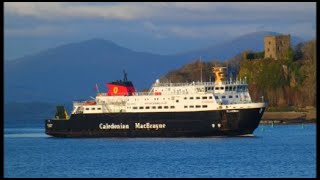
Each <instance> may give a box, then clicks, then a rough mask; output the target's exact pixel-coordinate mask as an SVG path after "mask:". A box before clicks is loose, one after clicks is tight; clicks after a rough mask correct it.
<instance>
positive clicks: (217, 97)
mask: <svg viewBox="0 0 320 180" xmlns="http://www.w3.org/2000/svg"><path fill="white" fill-rule="evenodd" d="M228 97H229V98H233V96H231V95H230V96H228ZM214 98H215V99H219V96H215V97H214ZM221 98H222V99H225V98H226V96H221ZM236 98H239V96H238V95H236Z"/></svg>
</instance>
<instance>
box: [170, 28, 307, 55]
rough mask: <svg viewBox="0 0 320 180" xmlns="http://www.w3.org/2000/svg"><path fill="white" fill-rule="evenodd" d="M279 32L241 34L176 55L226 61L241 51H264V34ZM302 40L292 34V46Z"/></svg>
mask: <svg viewBox="0 0 320 180" xmlns="http://www.w3.org/2000/svg"><path fill="white" fill-rule="evenodd" d="M279 34H280V33H277V32H270V31H259V32H254V33H250V34H246V35H243V36H240V37H238V38H235V39H233V40H231V41H228V42H225V43H221V44H217V45H214V46H210V47H207V48H203V49H199V50H193V51H189V52H185V53H180V54H176V56H178V57H184V58H186V59H187V58H189V59H190V58H191V59H195V58H199V57H200V56H201V58H202V59H205V60H212V59H213V58H214V59H217V60H222V61H225V60H227V59H229V58H231V57H233V56H235V55H236V54H239V53H241V52H242V51H244V50H252V51H263V48H264V36H266V35H279ZM301 42H303V39H301V38H299V37H296V36H291V45H292V46H294V45H297V44H298V43H301Z"/></svg>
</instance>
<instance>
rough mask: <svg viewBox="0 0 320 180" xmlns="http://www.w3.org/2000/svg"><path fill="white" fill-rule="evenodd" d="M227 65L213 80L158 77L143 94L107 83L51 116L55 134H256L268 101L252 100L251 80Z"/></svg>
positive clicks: (48, 126) (49, 130)
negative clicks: (236, 76) (231, 73)
mask: <svg viewBox="0 0 320 180" xmlns="http://www.w3.org/2000/svg"><path fill="white" fill-rule="evenodd" d="M226 70H227V69H226V67H212V73H213V74H214V76H215V80H214V81H212V82H201V81H198V82H189V83H168V82H160V81H159V80H156V81H155V82H154V83H153V84H152V86H151V88H150V89H149V91H147V92H137V91H136V89H135V87H134V85H133V83H132V82H131V81H129V80H128V78H127V74H126V73H124V78H123V80H118V81H114V82H109V83H106V86H107V89H108V90H107V92H106V93H97V94H96V97H95V98H92V99H93V100H88V101H74V102H73V110H72V112H71V113H70V115H68V113H67V111H66V109H65V108H64V107H63V106H57V111H56V114H55V116H54V118H51V119H46V120H45V133H46V134H47V135H50V136H54V137H206V136H246V135H252V134H253V132H254V130H255V129H256V128H257V127H258V125H259V123H260V120H261V117H262V115H263V113H264V111H265V108H266V107H267V105H268V103H267V102H264V101H263V99H262V100H261V102H253V101H252V100H251V97H250V94H249V91H248V84H247V82H246V79H243V80H232V79H229V80H227V79H226Z"/></svg>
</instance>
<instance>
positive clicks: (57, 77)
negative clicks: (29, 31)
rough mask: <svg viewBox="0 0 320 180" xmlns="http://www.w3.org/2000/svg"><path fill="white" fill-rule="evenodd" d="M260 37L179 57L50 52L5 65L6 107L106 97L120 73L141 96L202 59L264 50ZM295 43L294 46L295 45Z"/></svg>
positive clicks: (101, 45) (105, 45) (110, 47)
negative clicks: (174, 71) (162, 79)
mask: <svg viewBox="0 0 320 180" xmlns="http://www.w3.org/2000/svg"><path fill="white" fill-rule="evenodd" d="M266 33H270V32H260V33H253V34H248V35H246V36H242V37H239V38H237V39H235V40H233V41H230V42H226V43H224V44H220V45H216V46H213V47H208V48H205V49H202V50H197V51H193V52H187V53H182V54H176V55H157V54H152V53H145V52H136V51H133V50H130V49H128V48H124V47H121V46H119V45H117V44H115V43H114V42H112V41H107V40H103V39H92V40H87V41H82V42H79V43H71V44H67V45H63V46H59V47H56V48H51V49H48V50H46V51H42V52H40V53H37V54H34V55H29V56H24V57H22V58H18V59H15V60H11V61H5V63H4V85H5V87H4V98H5V102H12V101H16V102H30V101H44V102H63V103H64V102H71V101H72V100H78V99H88V98H89V97H90V96H93V97H94V96H95V94H96V89H95V85H96V84H98V87H99V90H100V92H105V91H106V88H105V83H107V82H111V81H114V80H120V79H122V78H123V74H122V71H123V70H124V69H125V70H126V71H127V73H128V79H129V80H132V81H133V84H134V85H135V86H136V88H137V89H138V90H141V89H144V88H149V87H150V86H151V85H152V83H153V82H154V81H155V80H156V79H160V77H161V76H163V75H165V74H166V73H167V72H168V71H170V70H172V69H177V68H180V67H181V66H183V65H184V64H187V63H189V62H191V61H193V60H195V59H198V58H199V57H200V56H201V57H202V58H203V59H205V60H207V61H208V60H211V59H224V60H225V59H227V58H230V57H233V56H235V55H236V54H238V53H239V52H241V51H242V50H247V49H251V50H262V48H263V36H264V35H265V34H266ZM296 39H298V38H295V37H292V42H293V44H295V43H296V41H297V40H296Z"/></svg>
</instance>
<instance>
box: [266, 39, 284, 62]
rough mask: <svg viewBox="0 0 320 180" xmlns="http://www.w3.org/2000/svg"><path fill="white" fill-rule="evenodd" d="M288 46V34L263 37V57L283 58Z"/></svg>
mask: <svg viewBox="0 0 320 180" xmlns="http://www.w3.org/2000/svg"><path fill="white" fill-rule="evenodd" d="M289 48H290V34H288V35H278V36H271V35H268V36H265V37H264V58H272V59H275V60H277V59H281V58H285V56H286V54H287V52H288V50H289Z"/></svg>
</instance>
